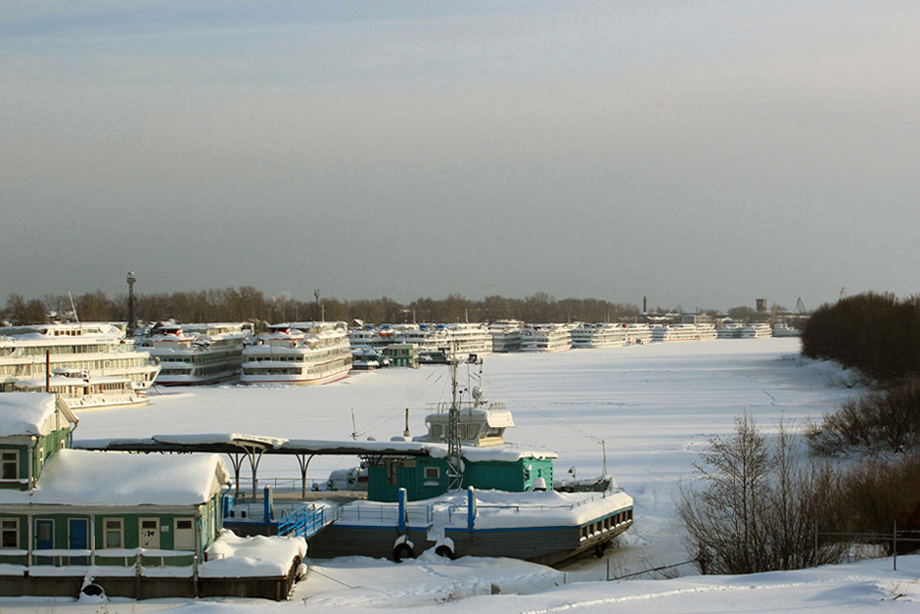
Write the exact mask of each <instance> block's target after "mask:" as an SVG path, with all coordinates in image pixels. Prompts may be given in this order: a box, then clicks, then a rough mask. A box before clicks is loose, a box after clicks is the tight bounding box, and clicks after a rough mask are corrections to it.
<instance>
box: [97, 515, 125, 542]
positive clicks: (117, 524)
mask: <svg viewBox="0 0 920 614" xmlns="http://www.w3.org/2000/svg"><path fill="white" fill-rule="evenodd" d="M102 522H103V528H104V536H103V538H104V539H103V546H102V547H103V548H122V547H124V543H125V542H124V525H123V524H122V521H121V518H106V519H105V520H103V521H102Z"/></svg>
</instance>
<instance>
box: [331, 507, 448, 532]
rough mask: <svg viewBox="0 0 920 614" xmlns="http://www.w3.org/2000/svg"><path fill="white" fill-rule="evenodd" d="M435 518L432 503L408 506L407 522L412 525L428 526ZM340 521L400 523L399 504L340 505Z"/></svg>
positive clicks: (337, 515)
mask: <svg viewBox="0 0 920 614" xmlns="http://www.w3.org/2000/svg"><path fill="white" fill-rule="evenodd" d="M432 519H433V513H432V509H431V505H428V504H424V505H410V506H408V507H407V508H406V522H407V523H408V524H409V525H410V526H416V527H419V526H428V525H429V524H431V522H432ZM336 520H337V521H339V522H345V523H347V522H379V523H381V524H383V523H386V524H389V523H392V524H393V526H396V525H398V524H399V506H398V505H397V504H396V503H367V502H362V503H360V504H352V505H345V506H340V507H339V508H338V510H337V511H336Z"/></svg>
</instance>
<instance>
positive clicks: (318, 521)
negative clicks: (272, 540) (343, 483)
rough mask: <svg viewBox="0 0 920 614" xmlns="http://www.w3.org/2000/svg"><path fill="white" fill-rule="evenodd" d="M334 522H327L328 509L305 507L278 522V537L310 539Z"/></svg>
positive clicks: (323, 507) (313, 506) (312, 506)
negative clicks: (292, 536) (290, 536)
mask: <svg viewBox="0 0 920 614" xmlns="http://www.w3.org/2000/svg"><path fill="white" fill-rule="evenodd" d="M330 522H332V520H331V519H330V520H329V521H327V520H326V507H325V506H322V505H321V506H319V507H316V506H315V505H305V506H303V507H301V508H299V509H296V510H294V511H293V512H291V513H290V514H287V515H286V516H282V517H281V518H280V519H279V520H278V535H295V536H297V537H303V538H304V539H308V538H310V537H312V536H313V535H316V534H317V533H319V532H320V531H321V530H322V529H323V528H325V527H326V525H328V524H329V523H330Z"/></svg>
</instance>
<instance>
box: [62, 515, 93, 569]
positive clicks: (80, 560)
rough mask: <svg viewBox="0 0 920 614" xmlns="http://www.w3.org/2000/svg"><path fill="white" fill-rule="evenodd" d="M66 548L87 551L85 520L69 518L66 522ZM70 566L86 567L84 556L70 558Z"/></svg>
mask: <svg viewBox="0 0 920 614" xmlns="http://www.w3.org/2000/svg"><path fill="white" fill-rule="evenodd" d="M67 536H68V537H67V539H68V542H69V543H68V548H70V549H71V550H89V520H87V519H86V518H69V519H68V520H67ZM70 564H71V565H88V564H89V562H88V560H87V557H85V556H72V557H70Z"/></svg>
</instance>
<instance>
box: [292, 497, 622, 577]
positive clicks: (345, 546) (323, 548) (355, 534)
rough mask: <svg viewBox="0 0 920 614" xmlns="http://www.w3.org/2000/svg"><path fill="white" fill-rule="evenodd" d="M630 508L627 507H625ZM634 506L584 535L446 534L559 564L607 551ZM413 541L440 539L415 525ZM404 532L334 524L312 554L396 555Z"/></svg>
mask: <svg viewBox="0 0 920 614" xmlns="http://www.w3.org/2000/svg"><path fill="white" fill-rule="evenodd" d="M623 511H624V512H626V510H623ZM632 523H633V521H632V508H629V510H628V518H624V519H623V520H622V521H620V522H618V523H615V524H612V525H611V526H610V527H609V528H606V529H603V528H601V529H599V530H597V531H594V532H591V533H590V534H589V535H587V536H584V535H583V533H584V531H583V527H580V526H556V527H521V528H503V529H473V530H472V531H470V530H469V529H450V528H448V529H447V530H446V531H445V536H446V537H448V538H450V539H451V541H452V542H453V555H454V556H455V557H460V556H488V557H509V558H515V559H523V560H525V561H530V562H533V563H540V564H541V565H559V564H561V563H564V562H566V561H569V560H571V559H574V558H577V557H579V556H582V555H585V554H591V553H595V552H597V551H598V550H602V549H603V548H605V547H606V545H607V544H608V543H609V542H610V541H611V540H612V539H613V538H614V537H616V536H617V535H619V534H621V533H623V532H624V531H626V530H627V529H628V528H629V527H631V526H632ZM406 535H407V536H408V540H409V542H411V543H412V557H413V558H414V557H418V556H421V554H422V553H423V552H424V551H426V550H429V549H431V548H435V547H437V545H438V542H436V541H431V540H430V539H429V537H428V535H429V531H428V528H427V527H424V528H417V529H414V528H409V529H408V531H406ZM399 536H400V533H399V531H398V529H397V528H396V527H394V526H389V527H384V526H376V527H369V526H363V525H345V524H339V523H333V524H331V525H329V526H328V527H326V528H325V529H323V530H322V531H320V532H319V533H317V534H316V535H314V536H313V537H311V538H310V539H309V541H308V544H309V546H308V548H309V553H310V558H317V559H329V558H335V557H339V556H369V557H373V558H387V559H391V558H393V553H394V544H395V542H396V540H397V539H398V538H399Z"/></svg>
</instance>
